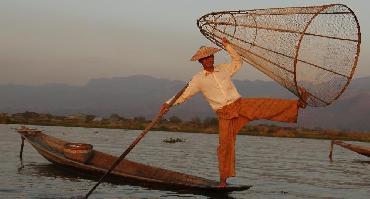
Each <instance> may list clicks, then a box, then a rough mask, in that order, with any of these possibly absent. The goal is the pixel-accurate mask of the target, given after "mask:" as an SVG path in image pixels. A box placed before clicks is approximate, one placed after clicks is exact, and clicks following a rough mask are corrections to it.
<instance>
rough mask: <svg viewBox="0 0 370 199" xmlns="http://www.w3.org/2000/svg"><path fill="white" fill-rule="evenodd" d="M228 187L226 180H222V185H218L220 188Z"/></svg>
mask: <svg viewBox="0 0 370 199" xmlns="http://www.w3.org/2000/svg"><path fill="white" fill-rule="evenodd" d="M226 186H227V183H226V179H220V184H218V187H220V188H222V187H226Z"/></svg>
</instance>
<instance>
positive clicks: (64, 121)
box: [0, 111, 370, 142]
mask: <svg viewBox="0 0 370 199" xmlns="http://www.w3.org/2000/svg"><path fill="white" fill-rule="evenodd" d="M149 123H150V121H149V120H147V119H146V118H145V117H143V116H138V117H133V118H125V117H122V116H120V115H118V114H115V113H114V114H111V115H110V116H109V117H107V118H103V117H97V116H95V115H88V114H82V113H77V114H74V115H69V116H55V115H51V114H44V113H36V112H29V111H26V112H23V113H15V114H7V113H0V124H22V125H44V126H75V127H87V128H117V129H132V130H141V129H144V128H145V127H146V126H147V125H148V124H149ZM152 130H154V131H171V132H189V133H218V119H217V118H215V117H207V118H204V119H200V118H199V117H194V118H193V119H191V120H189V121H183V120H182V119H181V118H179V117H177V116H171V117H169V118H168V119H165V118H163V119H162V120H161V121H159V122H158V123H157V124H156V125H155V126H154V127H153V128H152ZM239 134H241V135H252V136H269V137H288V138H313V139H331V140H354V141H363V142H370V133H369V132H350V131H338V130H332V129H319V128H317V129H305V128H299V127H284V126H276V125H264V124H259V125H246V126H244V127H243V128H242V129H241V131H240V133H239Z"/></svg>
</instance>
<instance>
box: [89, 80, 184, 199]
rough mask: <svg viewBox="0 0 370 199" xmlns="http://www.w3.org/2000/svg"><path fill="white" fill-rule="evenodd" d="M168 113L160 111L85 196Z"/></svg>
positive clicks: (179, 93) (177, 96) (174, 100)
mask: <svg viewBox="0 0 370 199" xmlns="http://www.w3.org/2000/svg"><path fill="white" fill-rule="evenodd" d="M188 85H189V84H186V85H185V86H184V88H182V89H181V90H180V91H179V92H178V93H177V94H176V95H175V97H174V98H172V99H171V101H170V103H169V104H168V105H169V107H171V106H172V105H173V104H174V103H175V102H176V100H177V99H178V98H179V97H180V96H181V95H182V93H183V92H184V91H185V89H186V88H187V87H188ZM165 114H166V113H161V112H159V113H158V114H157V115H156V116H155V117H154V119H153V120H152V121H151V122H150V124H149V125H148V126H147V127H146V128H145V129H144V130H143V132H142V133H141V134H140V135H139V136H138V137H137V138H136V139H135V140H134V141H133V142H132V143H131V145H130V146H129V147H128V148H127V149H126V150H125V151H124V152H123V153H122V155H121V156H119V158H118V159H117V160H116V161H115V162H114V163H113V164H112V166H111V167H110V169H109V170H108V171H107V172H106V173H105V174H104V175H103V176H102V177H101V178H100V179H99V181H98V182H97V183H96V184H95V186H94V187H93V188H92V189H91V190H90V191H89V193H87V194H86V196H85V198H88V197H89V196H90V195H91V193H92V192H93V191H94V190H95V189H96V187H98V186H99V184H100V183H101V182H102V181H103V180H104V178H105V177H106V176H108V175H109V174H110V173H111V172H112V171H113V170H114V169H115V168H116V167H117V165H118V164H119V163H120V162H121V161H122V160H123V159H124V158H125V157H126V156H127V154H128V153H130V151H131V150H132V149H133V148H134V147H135V146H136V144H137V143H139V141H140V140H141V139H142V138H143V137H144V136H145V134H146V133H148V132H149V130H150V129H151V128H152V127H153V126H154V125H155V124H156V123H157V122H158V121H159V120H160V119H161V118H162V117H163V116H164V115H165Z"/></svg>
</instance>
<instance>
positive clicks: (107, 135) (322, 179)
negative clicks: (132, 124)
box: [0, 125, 370, 198]
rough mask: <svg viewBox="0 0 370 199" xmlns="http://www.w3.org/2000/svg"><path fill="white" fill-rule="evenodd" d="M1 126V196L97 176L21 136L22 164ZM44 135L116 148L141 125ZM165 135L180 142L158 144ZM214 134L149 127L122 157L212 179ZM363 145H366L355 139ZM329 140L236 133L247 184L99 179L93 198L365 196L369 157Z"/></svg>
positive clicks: (51, 191)
mask: <svg viewBox="0 0 370 199" xmlns="http://www.w3.org/2000/svg"><path fill="white" fill-rule="evenodd" d="M15 126H16V125H0V136H1V138H2V139H1V140H0V151H1V154H2V155H1V157H2V159H3V160H6V161H3V162H2V164H1V170H0V196H1V198H71V197H78V196H83V195H84V194H86V193H87V192H88V190H89V189H90V188H91V187H92V186H93V185H94V184H95V183H96V179H97V178H99V177H100V176H86V175H84V174H82V173H79V172H74V171H71V170H65V169H61V168H60V167H57V166H54V165H52V164H51V163H49V162H48V161H47V160H45V159H44V158H43V157H41V156H40V155H39V154H38V153H37V152H36V151H35V150H34V149H33V148H32V147H31V146H30V145H29V144H28V143H27V142H26V143H25V147H24V152H23V167H22V163H21V161H20V159H19V151H20V142H21V140H20V138H19V135H18V134H17V133H16V132H14V130H13V129H11V127H15ZM39 128H41V129H44V130H45V132H47V133H48V134H50V135H53V136H56V137H59V138H62V139H65V140H70V141H74V142H85V143H91V144H93V145H94V148H95V149H97V150H100V151H104V152H108V153H111V154H114V155H120V154H121V152H122V151H123V150H124V149H125V148H126V147H128V146H129V144H130V143H131V141H133V140H134V139H135V138H136V136H137V135H138V134H139V133H140V132H139V131H124V130H111V129H87V128H70V127H39ZM167 137H179V138H182V139H185V140H186V142H181V143H174V144H169V143H163V142H162V140H163V139H165V138H167ZM217 139H218V138H217V135H206V134H185V133H171V132H151V133H149V134H148V135H147V136H146V137H145V138H144V139H143V140H142V141H141V143H139V144H138V145H137V147H136V148H135V149H134V150H133V151H132V152H131V153H130V154H129V155H128V159H131V160H134V161H138V162H142V163H146V164H149V165H153V166H158V167H163V168H167V169H171V170H175V171H179V172H183V173H188V174H193V175H197V176H201V177H205V178H209V179H213V180H217V179H218V169H217V159H216V147H217V143H218V140H217ZM361 145H366V144H364V143H361ZM328 150H329V141H327V140H309V139H287V138H285V139H284V138H267V137H250V136H238V142H237V177H236V178H233V179H230V182H231V183H234V184H246V185H248V184H251V185H253V187H252V188H251V189H250V190H247V191H242V192H234V193H232V194H229V195H212V196H210V195H202V193H189V192H187V193H186V192H178V191H177V192H175V191H168V190H155V189H149V188H144V187H140V186H134V185H127V184H125V183H124V182H117V181H116V182H114V181H113V182H109V183H108V182H105V183H102V184H101V185H100V186H99V187H98V188H97V190H96V191H95V192H94V193H93V194H92V195H91V198H369V196H370V189H369V187H370V172H369V171H370V159H369V158H367V157H364V156H360V155H357V154H355V153H352V152H350V151H347V150H344V149H341V148H336V149H335V151H334V153H335V156H334V161H333V162H330V161H329V160H328V158H327V157H328Z"/></svg>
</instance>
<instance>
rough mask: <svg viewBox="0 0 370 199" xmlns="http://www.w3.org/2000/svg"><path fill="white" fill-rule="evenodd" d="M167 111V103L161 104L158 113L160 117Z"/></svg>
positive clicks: (168, 108)
mask: <svg viewBox="0 0 370 199" xmlns="http://www.w3.org/2000/svg"><path fill="white" fill-rule="evenodd" d="M169 110H170V105H169V104H167V103H164V104H162V106H161V109H160V110H159V112H160V113H161V114H162V115H164V114H166V113H167V112H168V111H169Z"/></svg>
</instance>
